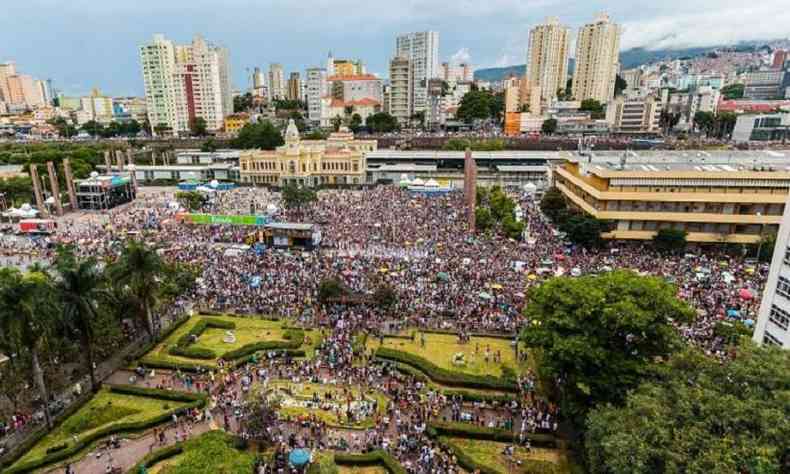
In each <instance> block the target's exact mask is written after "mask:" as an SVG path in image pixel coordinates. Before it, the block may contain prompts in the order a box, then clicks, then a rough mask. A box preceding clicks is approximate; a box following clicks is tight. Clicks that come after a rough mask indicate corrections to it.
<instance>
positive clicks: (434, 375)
mask: <svg viewBox="0 0 790 474" xmlns="http://www.w3.org/2000/svg"><path fill="white" fill-rule="evenodd" d="M376 357H379V358H382V359H387V360H393V361H395V362H401V363H403V364H406V365H410V366H412V367H414V368H416V369H419V370H421V371H422V372H424V373H425V374H426V375H427V376H428V377H430V378H431V379H432V380H434V381H436V382H439V383H441V384H443V385H449V386H451V387H467V388H482V389H491V390H502V391H505V392H516V391H517V390H518V386H517V385H516V382H515V381H514V380H510V379H506V378H497V377H492V376H490V375H473V374H465V373H463V372H454V371H451V370H447V369H443V368H441V367H439V366H437V365H436V364H434V363H432V362H429V361H428V360H426V359H423V358H422V357H420V356H417V355H414V354H410V353H408V352H403V351H399V350H396V349H390V348H388V347H379V348H378V349H377V350H376Z"/></svg>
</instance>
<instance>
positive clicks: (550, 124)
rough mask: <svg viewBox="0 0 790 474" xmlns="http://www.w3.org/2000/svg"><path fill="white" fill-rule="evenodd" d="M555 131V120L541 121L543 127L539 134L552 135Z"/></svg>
mask: <svg viewBox="0 0 790 474" xmlns="http://www.w3.org/2000/svg"><path fill="white" fill-rule="evenodd" d="M556 131H557V119H553V118H550V119H547V120H544V121H543V126H542V127H541V132H543V134H544V135H554V133H555V132H556Z"/></svg>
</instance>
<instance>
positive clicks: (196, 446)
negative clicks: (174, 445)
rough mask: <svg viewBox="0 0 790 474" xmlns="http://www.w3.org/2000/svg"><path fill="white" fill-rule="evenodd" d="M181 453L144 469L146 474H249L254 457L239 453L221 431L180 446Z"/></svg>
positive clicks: (243, 452)
mask: <svg viewBox="0 0 790 474" xmlns="http://www.w3.org/2000/svg"><path fill="white" fill-rule="evenodd" d="M182 448H183V449H184V451H183V452H182V453H181V454H178V455H176V456H174V457H172V458H169V459H165V460H163V461H161V462H159V463H157V464H155V465H154V466H152V467H150V468H149V469H148V472H149V474H203V473H206V472H213V473H222V474H249V473H251V472H252V466H253V464H254V463H255V455H254V454H253V453H251V452H248V451H239V450H238V449H236V448H235V447H234V446H233V440H232V438H231V437H230V436H229V435H227V434H226V433H225V432H224V431H209V432H208V433H204V434H202V435H200V436H198V437H197V438H192V439H189V440H187V441H185V442H184V443H183V444H182Z"/></svg>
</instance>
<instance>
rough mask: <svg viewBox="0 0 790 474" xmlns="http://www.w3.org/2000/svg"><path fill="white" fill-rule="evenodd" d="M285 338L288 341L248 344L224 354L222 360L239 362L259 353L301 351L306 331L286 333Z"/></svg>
mask: <svg viewBox="0 0 790 474" xmlns="http://www.w3.org/2000/svg"><path fill="white" fill-rule="evenodd" d="M284 337H285V338H286V339H287V340H286V341H261V342H253V343H251V344H247V345H245V346H242V347H239V348H238V349H234V350H232V351H228V352H226V353H224V354H222V358H223V359H225V360H237V359H241V358H243V357H247V356H249V355H251V354H254V353H256V352H259V351H271V350H277V349H292V350H295V349H299V348H300V347H301V346H302V342H303V341H304V331H299V330H289V331H286V333H285V334H284Z"/></svg>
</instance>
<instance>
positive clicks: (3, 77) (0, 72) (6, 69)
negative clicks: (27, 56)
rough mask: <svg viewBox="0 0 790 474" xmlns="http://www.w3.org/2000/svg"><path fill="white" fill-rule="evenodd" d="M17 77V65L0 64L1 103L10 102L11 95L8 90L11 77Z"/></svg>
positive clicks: (10, 63)
mask: <svg viewBox="0 0 790 474" xmlns="http://www.w3.org/2000/svg"><path fill="white" fill-rule="evenodd" d="M15 75H16V64H14V63H12V62H8V63H2V64H0V102H10V101H11V100H10V95H11V93H10V92H9V90H8V78H9V76H15Z"/></svg>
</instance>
